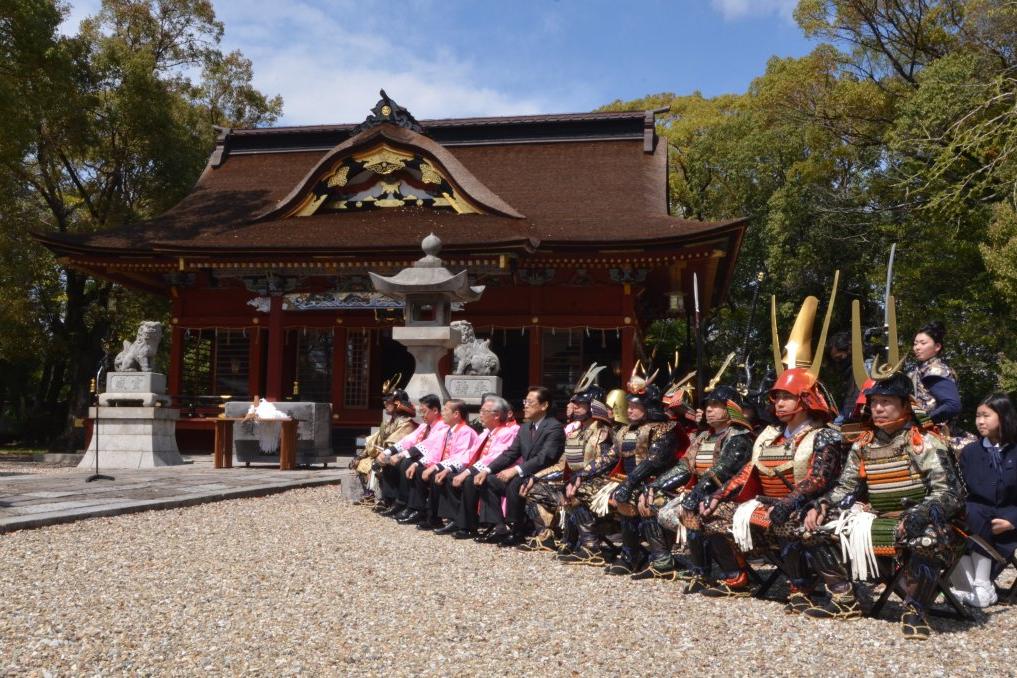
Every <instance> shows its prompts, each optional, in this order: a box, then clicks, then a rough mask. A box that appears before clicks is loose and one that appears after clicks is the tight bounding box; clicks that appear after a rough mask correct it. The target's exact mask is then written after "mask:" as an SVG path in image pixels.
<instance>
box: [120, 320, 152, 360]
mask: <svg viewBox="0 0 1017 678" xmlns="http://www.w3.org/2000/svg"><path fill="white" fill-rule="evenodd" d="M160 341H162V324H161V323H157V322H155V321H153V320H146V321H144V322H143V323H141V324H140V325H138V336H137V338H136V339H135V340H134V343H131V342H129V341H127V340H126V339H124V350H122V351H120V353H117V357H116V358H114V359H113V367H114V369H116V371H117V372H151V371H152V358H154V357H155V353H156V351H158V350H159V342H160Z"/></svg>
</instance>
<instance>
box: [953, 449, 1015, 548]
mask: <svg viewBox="0 0 1017 678" xmlns="http://www.w3.org/2000/svg"><path fill="white" fill-rule="evenodd" d="M1000 456H1001V457H1002V473H1000V471H997V470H996V469H995V468H994V467H993V466H992V464H991V463H990V461H989V452H988V451H987V450H986V449H985V448H984V447H983V446H982V441H981V440H978V441H977V442H974V443H969V444H968V445H966V446H965V447H964V449H963V450H962V451H961V455H960V470H961V474H962V475H963V476H964V482H965V483H966V484H967V486H968V498H967V505H966V506H967V524H968V528H969V529H970V531H971V532H973V533H974V534H977V535H979V536H980V537H984V538H985V539H986V540H988V541H989V543H991V544H993V545H994V546H996V548H998V549H999V550H1000V551H1001V552H1002V553H1003V555H1009V554H1011V553H1013V552H1014V550H1015V549H1017V530H1012V531H1010V532H1004V533H1003V534H992V519H993V518H1003V519H1004V520H1008V521H1010V523H1011V524H1013V525H1014V526H1017V445H1013V444H1011V445H1006V446H1004V447H1003V449H1002V451H1001V454H1000Z"/></svg>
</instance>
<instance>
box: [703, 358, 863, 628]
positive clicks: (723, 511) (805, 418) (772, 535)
mask: <svg viewBox="0 0 1017 678" xmlns="http://www.w3.org/2000/svg"><path fill="white" fill-rule="evenodd" d="M792 364H793V363H792ZM770 400H771V402H772V403H773V413H774V416H775V417H776V418H777V419H778V420H779V421H780V422H781V425H780V426H779V427H778V426H768V427H767V428H766V429H764V430H763V432H762V433H760V434H759V437H758V438H756V441H755V443H754V444H753V448H752V459H751V460H750V461H749V463H748V464H746V465H745V466H744V467H743V468H742V469H741V470H740V471H739V472H738V473H737V474H736V475H734V476H733V477H732V478H731V479H730V480H729V481H728V482H727V483H725V485H724V487H723V488H721V489H720V490H718V491H717V492H715V493H714V494H713V496H712V497H711V498H710V500H709V502H708V503H706V502H704V504H701V505H700V517H701V518H702V527H703V531H704V534H705V535H706V538H707V540H708V543H709V547H710V548H711V550H712V552H713V557H714V559H715V561H716V563H717V565H718V566H719V568H720V570H721V573H722V575H721V577H722V578H721V579H720V580H718V581H716V582H714V583H712V584H711V585H709V586H707V587H705V588H703V589H702V591H701V592H702V594H703V595H705V596H710V597H717V598H719V597H740V596H748V595H750V591H749V575H748V566H747V564H746V562H745V556H746V554H748V553H750V552H754V551H755V552H763V553H765V554H766V555H767V556H768V557H769V558H771V559H773V560H775V561H777V562H779V563H780V566H781V569H782V570H783V571H784V572H785V573H787V575H788V579H789V580H790V583H791V590H790V593H789V596H788V600H787V604H786V606H785V610H786V611H787V612H788V613H802V612H804V611H805V610H806V609H808V608H809V607H811V606H812V604H813V599H812V592H813V589H814V588H815V585H816V577H815V573H814V572H813V569H812V568H811V567H810V565H809V562H808V559H807V557H806V556H807V554H806V552H805V546H804V543H803V540H802V536H803V535H802V518H803V517H804V511H803V509H805V508H806V507H807V505H808V503H809V502H811V501H813V500H815V499H818V498H819V497H820V496H822V495H823V494H824V493H826V492H827V491H828V490H829V489H830V487H832V486H833V483H834V481H835V480H836V479H837V476H838V475H839V474H840V469H841V466H842V464H843V452H842V447H841V437H840V434H839V433H838V432H837V431H836V430H834V429H832V428H830V427H829V426H828V425H827V422H829V421H830V420H831V419H832V418H833V417H834V415H835V414H836V410H834V408H833V407H832V405H831V403H830V401H829V400H828V399H827V398H826V396H825V395H824V393H823V388H822V386H821V385H820V382H819V381H818V379H817V378H816V376H815V374H814V373H813V372H811V371H810V370H809V369H807V368H804V367H795V368H790V369H786V370H784V372H783V373H782V374H781V375H780V376H779V377H778V378H777V381H776V382H774V384H773V386H772V387H771V389H770ZM742 500H744V503H742V504H739V503H738V502H739V501H742ZM714 516H715V518H713V517H714Z"/></svg>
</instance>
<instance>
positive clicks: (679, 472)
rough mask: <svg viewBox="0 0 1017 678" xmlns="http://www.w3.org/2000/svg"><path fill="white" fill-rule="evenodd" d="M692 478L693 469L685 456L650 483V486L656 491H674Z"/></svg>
mask: <svg viewBox="0 0 1017 678" xmlns="http://www.w3.org/2000/svg"><path fill="white" fill-rule="evenodd" d="M690 478H692V469H691V468H689V463H688V461H687V459H686V458H685V457H683V458H681V459H679V460H678V463H677V464H675V465H674V466H672V467H671V468H669V469H668V470H667V471H666V472H664V473H662V474H660V475H659V476H657V479H656V480H654V481H653V482H652V483H650V487H651V488H652V489H653V490H654V491H656V492H673V491H674V490H675V489H677V488H679V487H682V486H683V485H685V484H687V483H688V482H689V479H690Z"/></svg>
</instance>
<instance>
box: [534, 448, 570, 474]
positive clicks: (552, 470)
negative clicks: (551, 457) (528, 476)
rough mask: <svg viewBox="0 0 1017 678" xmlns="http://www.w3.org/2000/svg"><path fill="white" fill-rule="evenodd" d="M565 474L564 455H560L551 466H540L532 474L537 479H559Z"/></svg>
mask: <svg viewBox="0 0 1017 678" xmlns="http://www.w3.org/2000/svg"><path fill="white" fill-rule="evenodd" d="M563 475H565V455H564V454H563V455H561V457H559V458H558V461H557V462H555V463H554V465H553V466H548V467H547V468H542V469H540V470H539V471H537V472H536V473H534V474H533V477H534V478H537V479H538V480H541V479H543V480H560V479H561V477H562V476H563Z"/></svg>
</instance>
